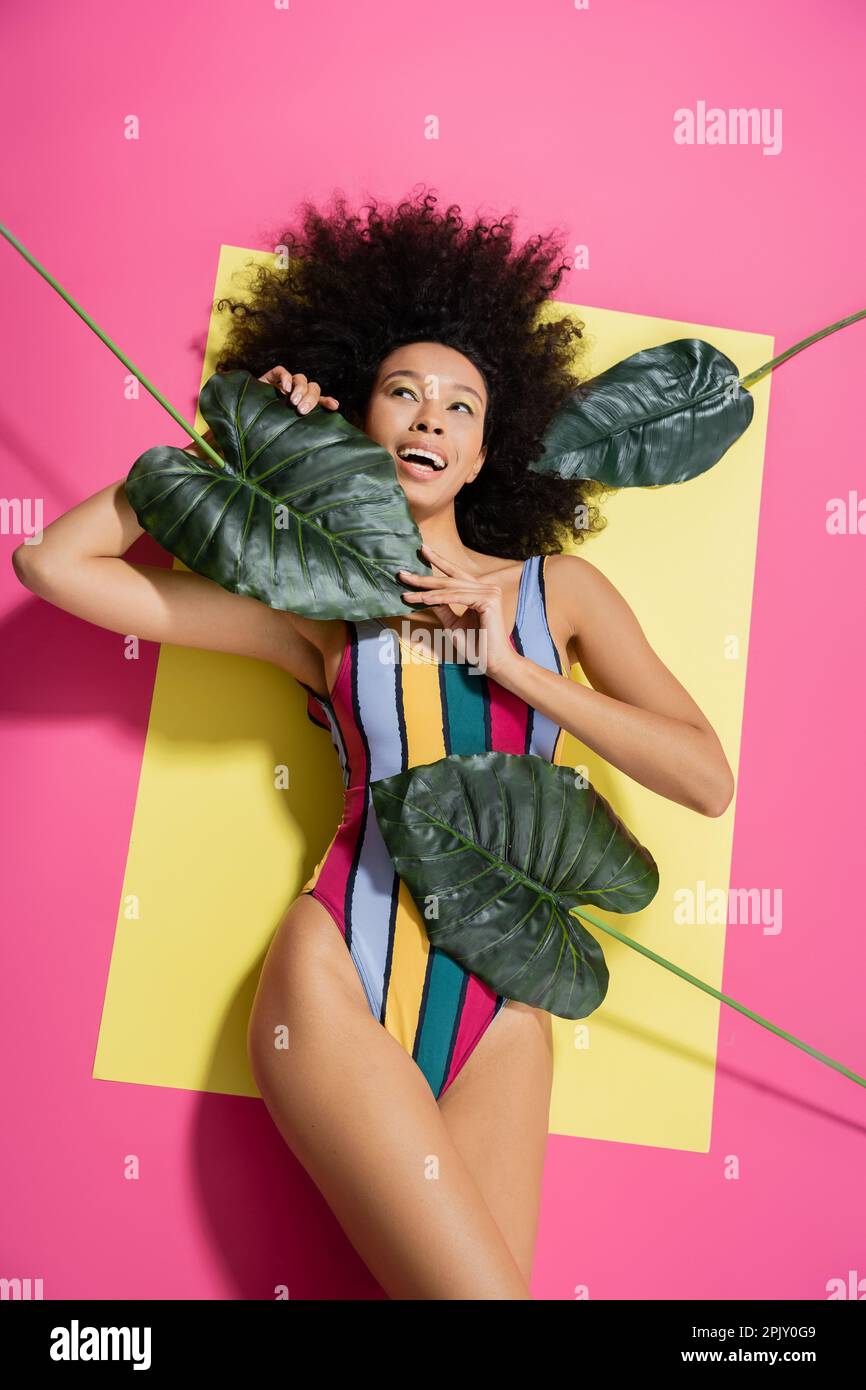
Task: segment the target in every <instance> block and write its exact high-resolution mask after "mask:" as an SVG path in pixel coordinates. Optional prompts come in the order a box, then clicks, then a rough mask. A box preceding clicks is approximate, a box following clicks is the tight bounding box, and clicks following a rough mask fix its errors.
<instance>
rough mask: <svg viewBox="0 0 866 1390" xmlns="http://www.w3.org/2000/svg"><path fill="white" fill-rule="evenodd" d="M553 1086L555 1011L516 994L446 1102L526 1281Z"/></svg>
mask: <svg viewBox="0 0 866 1390" xmlns="http://www.w3.org/2000/svg"><path fill="white" fill-rule="evenodd" d="M552 1083H553V1035H552V1025H551V1018H550V1014H548V1013H545V1012H544V1011H543V1010H541V1009H533V1008H530V1006H529V1005H527V1004H520V1003H518V1002H517V1001H516V1000H514V999H511V1000H509V1002H508V1003H507V1004H506V1005H505V1007H504V1008H503V1009H501V1010H500V1012H499V1013H498V1014H497V1015H496V1017H495V1018H494V1020H493V1022H492V1023H491V1024H490V1026H489V1028H488V1029H487V1031H486V1033H485V1034H484V1035H483V1037H482V1039H481V1041H480V1042H479V1044H478V1046H477V1047H476V1048H475V1050H474V1051H473V1052H472V1054H471V1055H470V1057H469V1058H468V1060H467V1061H466V1063H465V1064H464V1066H463V1067H462V1068H461V1070H460V1071H459V1072H458V1073H457V1076H456V1077H455V1078H454V1080H453V1081H452V1083H451V1085H450V1086H449V1087H448V1089H447V1091H446V1092H445V1094H444V1095H443V1096H442V1097H441V1098H440V1101H439V1108H440V1110H441V1112H442V1117H443V1119H444V1121H445V1124H446V1125H447V1127H448V1130H449V1133H450V1134H451V1137H452V1138H453V1140H454V1142H455V1144H456V1145H457V1148H458V1149H459V1151H460V1153H461V1154H462V1156H463V1159H464V1161H465V1163H466V1166H467V1167H468V1168H469V1170H470V1172H471V1173H472V1175H473V1177H474V1178H475V1181H476V1183H477V1184H478V1187H479V1189H480V1191H481V1193H482V1195H483V1196H484V1199H485V1201H486V1203H487V1205H488V1207H489V1209H490V1211H491V1212H492V1214H493V1217H494V1218H495V1220H496V1222H497V1224H498V1225H499V1228H500V1230H501V1231H502V1234H503V1235H504V1237H505V1239H506V1241H507V1243H508V1246H509V1248H510V1250H511V1253H512V1254H513V1256H514V1258H515V1260H516V1261H517V1264H518V1266H519V1268H520V1269H521V1271H522V1273H523V1277H524V1278H525V1279H526V1282H527V1283H529V1281H530V1278H531V1275H532V1262H533V1256H534V1252H535V1239H536V1235H537V1231H538V1215H539V1207H540V1204H541V1182H542V1175H543V1171H544V1156H545V1152H546V1150H547V1135H548V1124H549V1120H550V1092H551V1086H552Z"/></svg>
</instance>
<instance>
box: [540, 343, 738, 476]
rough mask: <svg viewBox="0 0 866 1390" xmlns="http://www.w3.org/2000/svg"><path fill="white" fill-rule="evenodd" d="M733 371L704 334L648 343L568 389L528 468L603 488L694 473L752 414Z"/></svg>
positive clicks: (734, 436)
mask: <svg viewBox="0 0 866 1390" xmlns="http://www.w3.org/2000/svg"><path fill="white" fill-rule="evenodd" d="M739 376H740V374H739V371H738V370H737V367H736V366H735V365H734V363H733V362H732V361H731V359H730V358H729V357H726V356H725V354H724V353H723V352H719V351H718V349H717V348H714V347H713V346H712V345H711V344H710V343H705V342H703V341H702V339H700V338H680V339H678V340H677V341H676V342H673V343H663V344H662V345H661V346H660V347H654V348H645V349H644V350H643V351H642V352H636V353H634V354H633V356H631V357H626V358H625V360H624V361H622V362H617V363H616V365H615V366H613V367H610V368H608V370H607V371H606V372H601V373H600V375H599V376H596V377H592V378H591V379H590V380H589V381H585V382H582V383H581V385H580V386H578V387H577V388H576V390H575V391H573V392H572V394H571V395H570V396H569V397H568V399H567V400H566V401H565V403H564V404H563V405H562V406H560V408H559V410H558V411H557V412H556V414H555V415H554V417H553V420H552V421H551V423H550V425H549V427H548V429H547V432H546V434H545V437H544V452H543V454H542V455H541V457H540V458H538V459H535V460H534V461H533V462H532V463H531V464H530V467H531V468H532V470H533V471H534V472H536V473H554V474H556V475H557V476H558V477H560V478H594V479H596V480H597V481H598V482H601V483H604V484H606V485H607V486H608V487H649V486H659V485H661V484H665V483H681V482H684V481H685V480H686V479H687V478H695V477H697V476H698V474H699V473H705V472H706V471H707V469H708V468H712V466H713V464H714V463H717V462H718V460H719V459H720V458H721V457H722V454H724V453H725V451H726V450H727V449H729V448H730V446H731V445H732V444H733V443H734V441H735V440H736V439H739V437H740V435H741V434H742V433H743V431H744V430H745V429H746V427H747V426H748V425H749V423H750V422H751V419H752V415H753V413H754V409H755V403H754V400H753V398H752V396H751V395H750V393H749V391H748V390H746V389H745V387H743V386H742V384H741V383H740V379H739Z"/></svg>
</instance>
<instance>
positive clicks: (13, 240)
mask: <svg viewBox="0 0 866 1390" xmlns="http://www.w3.org/2000/svg"><path fill="white" fill-rule="evenodd" d="M0 233H2V234H3V236H5V238H6V240H7V241H8V242H9V243H10V245H12V246H14V247H15V250H16V251H19V252H20V253H21V255H22V256H23V257H24V259H25V261H27V262H28V263H29V264H30V265H32V267H33V269H34V270H37V271H38V272H39V274H40V275H41V276H42V278H43V279H44V280H47V281H48V283H49V285H50V286H51V287H52V289H55V290H56V291H57V293H58V294H59V295H60V297H61V299H65V300H66V303H67V304H68V305H69V307H70V308H71V309H74V310H75V312H76V314H78V316H79V317H80V318H83V319H84V322H85V323H86V324H87V326H88V328H92V329H93V332H94V333H95V334H96V336H97V338H101V340H102V342H103V343H105V346H106V347H107V348H110V349H111V351H112V352H113V353H114V355H115V357H119V358H120V360H121V362H122V363H123V365H124V366H125V367H128V368H129V370H130V371H131V372H132V374H133V376H135V377H137V378H138V380H139V381H140V382H141V384H142V386H143V387H144V388H145V390H146V391H149V392H150V394H151V395H152V396H153V397H154V399H155V400H157V401H159V404H160V405H161V406H162V407H163V409H164V410H167V411H168V413H169V415H170V416H171V417H172V419H174V420H176V421H177V423H178V424H179V425H180V426H181V428H182V429H183V430H185V432H186V433H187V434H188V435H189V436H190V438H191V439H194V440H195V442H196V444H198V446H199V447H200V448H201V449H203V450H204V452H205V454H207V456H208V457H209V458H211V459H213V461H214V463H217V464H219V466H220V468H224V467H225V460H224V459H222V458H220V456H219V454H218V453H217V452H216V450H215V449H212V448H211V446H210V444H208V442H207V440H205V439H202V437H201V435H200V434H199V433H198V431H197V430H196V429H195V428H194V427H193V426H192V425H191V424H189V423H188V421H186V420H185V419H184V418H183V416H182V415H181V414H180V412H179V411H177V410H175V408H174V406H173V405H172V404H171V402H170V401H167V400H166V398H165V396H164V395H163V394H162V392H161V391H159V390H158V389H157V387H156V386H154V385H153V383H152V382H150V381H148V379H147V377H146V376H145V375H144V373H143V372H140V371H139V370H138V368H137V367H136V366H135V364H134V363H133V362H130V360H129V358H128V357H127V356H126V354H125V353H124V352H121V350H120V348H119V347H118V346H117V344H116V343H113V342H112V341H111V339H110V338H109V336H108V334H107V333H103V331H102V329H101V328H100V327H99V325H98V324H96V323H94V321H93V319H92V318H91V317H90V315H89V314H88V313H87V312H86V311H85V310H84V309H82V308H81V306H80V305H79V304H76V302H75V300H74V299H73V298H72V295H71V294H67V293H66V290H65V289H64V288H63V286H62V285H59V284H58V283H57V281H56V280H55V279H54V276H53V275H52V274H51V273H50V272H49V271H47V270H46V269H45V267H44V266H42V265H40V264H39V262H38V261H37V259H36V257H35V256H32V255H31V254H30V252H29V251H28V250H27V248H26V246H23V245H22V243H21V242H20V241H19V240H18V238H17V237H16V236H14V235H13V234H12V232H10V230H9V228H8V227H5V226H4V225H3V223H2V222H0Z"/></svg>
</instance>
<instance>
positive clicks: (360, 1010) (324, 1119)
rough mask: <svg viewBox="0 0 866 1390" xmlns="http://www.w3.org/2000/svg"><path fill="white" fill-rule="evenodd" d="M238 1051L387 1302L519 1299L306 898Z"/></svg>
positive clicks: (462, 1179) (504, 1253)
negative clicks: (244, 1052)
mask: <svg viewBox="0 0 866 1390" xmlns="http://www.w3.org/2000/svg"><path fill="white" fill-rule="evenodd" d="M508 1007H510V1005H509V1006H508ZM498 1021H499V1022H501V1020H498ZM286 1042H287V1044H288V1045H287V1046H284V1045H283V1046H281V1045H280V1044H285V1043H286ZM248 1048H249V1058H250V1065H251V1067H252V1070H253V1076H254V1078H255V1081H256V1084H257V1086H258V1088H259V1090H260V1091H261V1093H262V1097H263V1099H264V1101H265V1104H266V1105H267V1108H268V1110H269V1112H270V1114H271V1116H272V1117H273V1120H274V1122H275V1124H276V1125H277V1127H278V1129H279V1130H280V1133H281V1134H282V1135H283V1138H284V1139H285V1140H286V1143H287V1144H288V1145H289V1147H290V1148H291V1149H292V1151H293V1153H294V1154H295V1155H296V1157H297V1158H298V1161H299V1162H300V1163H301V1164H302V1165H303V1167H304V1168H305V1169H306V1171H307V1172H308V1173H309V1175H310V1177H311V1178H312V1179H313V1181H314V1182H315V1184H316V1186H317V1187H318V1188H319V1190H320V1192H321V1193H322V1195H323V1196H324V1198H325V1200H326V1201H327V1202H328V1204H329V1206H330V1207H331V1209H332V1211H333V1212H334V1214H335V1216H336V1217H337V1219H338V1221H339V1222H340V1224H341V1225H342V1227H343V1229H344V1231H345V1232H346V1234H347V1236H348V1238H349V1240H350V1241H351V1242H352V1244H353V1245H354V1247H355V1249H356V1250H357V1251H358V1253H359V1255H360V1256H361V1258H362V1259H363V1260H364V1261H365V1263H366V1264H367V1266H368V1267H369V1269H370V1270H371V1271H372V1273H373V1274H374V1276H375V1277H376V1279H378V1281H379V1283H380V1284H381V1285H382V1288H383V1289H384V1290H385V1292H386V1293H387V1294H388V1295H389V1296H390V1297H391V1298H394V1299H529V1298H531V1294H530V1292H529V1288H528V1285H527V1282H526V1280H525V1279H524V1277H523V1275H522V1274H521V1272H520V1270H519V1268H518V1266H517V1264H516V1262H515V1260H514V1257H513V1256H512V1254H511V1251H510V1250H509V1248H508V1245H507V1243H506V1241H505V1239H504V1238H503V1235H502V1233H501V1231H500V1230H499V1227H498V1226H497V1224H496V1222H495V1220H494V1219H493V1216H492V1215H491V1213H490V1211H489V1209H488V1207H487V1204H486V1202H485V1201H484V1198H483V1197H482V1195H481V1193H480V1191H479V1189H478V1186H477V1183H476V1181H475V1179H474V1178H473V1177H472V1174H471V1173H470V1171H469V1169H468V1168H467V1166H466V1164H465V1162H464V1160H463V1158H462V1157H461V1154H460V1152H459V1150H458V1148H457V1145H456V1144H455V1142H454V1140H453V1139H452V1137H451V1135H450V1134H449V1132H448V1128H447V1126H446V1124H445V1122H444V1120H443V1117H442V1114H441V1112H440V1109H439V1106H438V1105H437V1103H436V1099H435V1097H434V1095H433V1093H432V1091H431V1090H430V1087H429V1085H428V1084H427V1081H426V1080H425V1078H424V1076H423V1074H422V1072H421V1071H420V1069H419V1067H418V1066H417V1064H416V1063H415V1062H414V1061H413V1060H412V1058H411V1057H410V1056H409V1055H408V1053H406V1052H405V1051H404V1050H403V1048H402V1047H401V1046H400V1044H399V1043H398V1042H397V1041H396V1040H395V1039H394V1038H392V1037H391V1035H390V1033H388V1032H387V1031H386V1029H385V1028H383V1027H382V1025H381V1024H380V1023H379V1022H378V1020H377V1019H376V1018H374V1017H373V1015H372V1013H371V1012H370V1006H369V1004H368V1003H367V999H366V996H365V994H364V991H363V988H362V985H361V982H360V980H359V978H358V975H357V973H356V971H355V967H354V964H353V963H352V960H351V957H350V955H349V952H348V950H347V949H346V944H345V941H344V939H343V937H342V935H341V934H340V931H339V929H338V927H337V925H336V923H335V922H334V921H333V919H332V918H331V916H330V915H329V913H328V912H327V911H326V910H325V908H324V907H323V906H322V905H321V903H318V902H317V901H316V900H315V899H314V898H310V897H308V896H304V897H301V898H300V899H299V900H298V901H297V902H296V903H295V904H294V905H293V906H292V908H291V910H290V911H289V913H288V914H287V916H286V918H285V919H284V921H283V922H282V924H281V925H280V927H279V929H278V930H277V933H276V935H275V936H274V939H273V941H272V943H271V946H270V949H269V951H268V955H267V958H266V960H265V963H264V966H263V969H262V974H261V978H260V981H259V986H258V989H257V992H256V997H255V1001H254V1004H253V1009H252V1013H251V1015H250V1023H249V1031H248ZM453 1084H455V1085H456V1081H455V1083H453Z"/></svg>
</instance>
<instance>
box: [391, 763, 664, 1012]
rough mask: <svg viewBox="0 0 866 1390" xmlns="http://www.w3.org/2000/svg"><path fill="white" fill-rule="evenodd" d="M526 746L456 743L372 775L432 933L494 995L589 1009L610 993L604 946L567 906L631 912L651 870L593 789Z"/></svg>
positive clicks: (394, 845)
mask: <svg viewBox="0 0 866 1390" xmlns="http://www.w3.org/2000/svg"><path fill="white" fill-rule="evenodd" d="M576 780H577V779H576V778H575V774H574V770H573V769H572V768H567V767H557V766H554V765H553V764H551V763H548V762H545V761H544V759H542V758H538V757H536V756H535V755H534V754H515V753H495V752H494V753H475V754H471V755H465V754H452V755H450V756H449V757H446V758H440V759H439V760H438V761H437V762H434V763H427V764H424V765H422V766H419V767H413V768H410V769H409V771H407V772H399V773H396V774H395V775H394V776H392V777H384V778H381V779H380V780H379V781H375V782H373V783H372V784H371V792H372V797H373V805H374V808H375V811H376V817H377V820H378V822H379V826H380V829H381V831H382V836H383V838H384V840H385V844H386V845H387V848H388V852H389V854H390V855H391V858H392V859H393V861H394V865H395V868H396V870H397V873H398V874H399V875H400V877H401V878H402V879H403V880H404V882H405V883H406V885H407V887H408V889H409V892H410V893H411V895H412V898H413V900H414V902H415V905H416V906H417V908H418V910H419V912H420V913H421V916H422V917H423V919H424V925H425V928H426V930H427V933H428V936H429V938H430V942H431V944H432V945H433V946H435V947H438V948H439V949H440V950H442V951H444V952H445V953H446V955H448V956H450V957H452V959H454V960H456V961H458V962H459V964H460V965H462V966H463V967H464V969H466V970H469V971H471V972H472V973H473V974H475V975H477V976H479V978H480V979H482V980H484V981H485V983H486V984H488V985H489V986H490V987H491V989H494V990H496V992H497V993H498V994H504V995H506V996H507V997H508V998H511V999H519V1000H521V1001H522V1002H523V1003H525V1004H531V1005H533V1006H535V1007H536V1008H541V1009H546V1010H547V1011H548V1012H549V1013H552V1014H556V1015H558V1016H559V1017H560V1018H585V1017H586V1016H587V1014H590V1013H592V1011H593V1010H594V1009H597V1008H598V1006H599V1004H600V1003H601V1002H602V1000H603V999H604V996H605V994H606V992H607V985H608V972H607V966H606V964H605V960H604V953H603V952H602V949H601V946H600V945H599V944H598V942H597V941H596V940H595V938H594V937H593V936H592V935H591V933H590V932H588V931H587V930H586V928H585V927H583V926H582V925H581V923H580V922H579V921H578V920H577V918H575V917H573V916H571V915H570V912H571V909H572V908H574V907H577V906H579V905H580V904H583V903H593V904H595V905H596V906H597V907H602V908H607V909H608V910H609V911H612V912H637V911H639V910H640V909H641V908H642V907H645V906H646V904H647V903H648V902H650V900H651V899H652V898H653V896H654V895H655V893H656V891H657V889H658V882H659V878H658V869H657V868H656V864H655V861H654V860H653V858H652V855H651V854H650V853H649V851H648V850H646V849H644V848H643V847H642V846H641V845H640V844H638V842H637V840H636V839H635V838H634V836H633V835H632V834H631V832H630V831H629V830H628V829H627V827H626V826H625V825H624V824H623V822H622V821H621V820H620V819H619V817H618V816H617V815H616V813H615V812H614V810H613V809H612V807H611V806H610V805H609V804H608V802H607V801H605V799H604V797H603V796H601V795H600V794H599V793H598V792H597V791H596V790H595V788H594V787H592V786H585V787H584V786H578V785H576Z"/></svg>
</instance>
